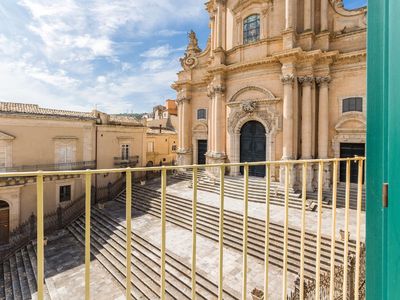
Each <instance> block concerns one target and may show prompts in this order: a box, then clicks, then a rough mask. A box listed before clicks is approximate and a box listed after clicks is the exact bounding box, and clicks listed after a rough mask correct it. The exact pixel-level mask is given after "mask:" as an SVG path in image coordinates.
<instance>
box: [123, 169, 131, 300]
mask: <svg viewBox="0 0 400 300" xmlns="http://www.w3.org/2000/svg"><path fill="white" fill-rule="evenodd" d="M125 202H126V299H130V298H131V289H132V283H131V277H132V273H131V272H132V172H131V171H130V170H128V171H126V201H125Z"/></svg>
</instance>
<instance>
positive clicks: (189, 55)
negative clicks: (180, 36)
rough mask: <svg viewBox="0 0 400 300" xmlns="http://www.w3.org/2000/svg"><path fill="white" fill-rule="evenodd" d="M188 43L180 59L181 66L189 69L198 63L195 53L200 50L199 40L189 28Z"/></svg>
mask: <svg viewBox="0 0 400 300" xmlns="http://www.w3.org/2000/svg"><path fill="white" fill-rule="evenodd" d="M188 39H189V44H188V46H187V48H186V52H185V56H184V57H183V58H181V59H180V62H181V65H182V68H184V69H185V70H188V69H189V70H190V69H193V68H195V67H196V66H197V65H198V64H199V60H198V58H197V55H198V54H199V53H200V52H201V49H200V47H199V41H198V40H197V37H196V33H195V32H194V31H193V30H191V31H190V32H189V33H188Z"/></svg>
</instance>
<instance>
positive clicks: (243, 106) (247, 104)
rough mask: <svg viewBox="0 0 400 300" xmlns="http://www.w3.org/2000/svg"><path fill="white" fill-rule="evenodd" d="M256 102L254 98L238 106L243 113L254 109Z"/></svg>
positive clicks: (251, 111)
mask: <svg viewBox="0 0 400 300" xmlns="http://www.w3.org/2000/svg"><path fill="white" fill-rule="evenodd" d="M256 107H257V102H256V101H254V100H246V101H243V102H242V103H241V104H240V108H241V109H242V111H244V112H245V113H248V114H249V113H253V112H254V111H255V110H256Z"/></svg>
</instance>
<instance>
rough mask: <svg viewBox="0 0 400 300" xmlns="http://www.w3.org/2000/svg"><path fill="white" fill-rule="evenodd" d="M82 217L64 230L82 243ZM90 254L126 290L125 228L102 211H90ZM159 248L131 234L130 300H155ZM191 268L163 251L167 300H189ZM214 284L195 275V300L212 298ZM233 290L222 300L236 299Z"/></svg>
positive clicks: (215, 290)
mask: <svg viewBox="0 0 400 300" xmlns="http://www.w3.org/2000/svg"><path fill="white" fill-rule="evenodd" d="M84 222H85V219H84V216H82V217H81V218H79V219H78V220H76V221H75V222H74V223H72V224H71V225H70V226H69V227H68V229H69V231H70V232H71V233H72V234H73V235H74V236H75V237H76V239H77V240H78V241H80V242H81V243H82V244H84V232H85V229H84V228H85V223H84ZM91 228H92V230H91V237H92V238H91V252H92V255H93V256H94V257H95V258H96V259H97V260H98V261H99V262H100V263H101V264H102V265H103V267H104V268H106V269H107V270H108V272H109V273H110V274H112V276H113V277H114V278H115V279H116V280H117V282H119V283H120V284H121V286H122V287H123V288H125V287H126V285H125V281H126V276H125V274H126V267H125V260H126V234H125V230H126V228H125V226H123V225H121V224H120V223H118V222H116V221H114V220H113V219H112V218H111V217H109V216H108V215H107V214H106V213H104V212H103V211H101V210H99V209H97V208H93V209H92V214H91ZM160 268H161V267H160V248H159V247H157V246H155V245H153V244H151V243H150V242H148V241H146V240H145V239H143V238H142V237H140V236H139V235H138V234H132V269H131V270H132V292H131V294H132V297H133V299H159V293H160V274H159V272H160ZM190 272H191V267H190V266H189V265H186V264H185V263H184V262H182V260H181V259H180V258H179V257H177V256H175V255H173V254H172V253H169V252H167V255H166V274H167V275H166V294H167V295H166V296H167V299H191V277H190V274H191V273H190ZM217 291H218V287H217V285H216V284H215V283H214V282H212V281H210V280H209V279H207V276H206V274H203V273H202V272H199V271H198V272H197V298H198V299H216V298H217ZM239 297H240V296H239V295H238V294H237V293H236V292H235V291H231V290H228V289H225V291H224V299H239Z"/></svg>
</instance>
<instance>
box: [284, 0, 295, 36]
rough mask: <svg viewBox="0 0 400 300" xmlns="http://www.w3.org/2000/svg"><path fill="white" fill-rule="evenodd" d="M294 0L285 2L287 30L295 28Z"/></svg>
mask: <svg viewBox="0 0 400 300" xmlns="http://www.w3.org/2000/svg"><path fill="white" fill-rule="evenodd" d="M293 14H294V4H293V0H285V30H288V29H291V28H293V16H294V15H293Z"/></svg>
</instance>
